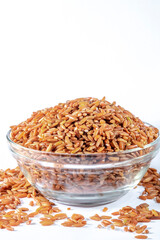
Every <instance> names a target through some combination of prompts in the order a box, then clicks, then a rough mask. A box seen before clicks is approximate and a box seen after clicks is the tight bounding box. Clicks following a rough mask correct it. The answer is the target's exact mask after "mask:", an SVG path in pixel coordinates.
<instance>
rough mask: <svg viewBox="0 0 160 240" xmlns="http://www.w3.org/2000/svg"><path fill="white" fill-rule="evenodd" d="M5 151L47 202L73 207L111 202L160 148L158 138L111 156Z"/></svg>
mask: <svg viewBox="0 0 160 240" xmlns="http://www.w3.org/2000/svg"><path fill="white" fill-rule="evenodd" d="M7 140H8V143H9V148H10V151H11V153H12V155H13V156H14V158H15V159H16V160H17V162H18V165H19V167H20V169H21V171H22V172H23V173H24V175H25V177H26V178H27V180H28V181H29V182H30V183H31V184H32V185H33V186H34V187H35V188H36V189H38V190H39V191H40V192H41V193H42V194H43V195H44V196H45V197H46V198H48V199H49V200H50V201H55V200H57V201H59V202H61V203H64V204H69V205H77V206H96V205H100V204H105V203H109V202H113V201H115V200H117V199H119V198H120V197H122V196H123V195H125V194H126V193H127V192H128V191H129V190H130V189H132V188H134V186H135V185H137V184H138V183H139V181H140V180H141V178H142V177H143V176H144V174H145V172H146V171H147V169H148V167H149V165H150V162H151V160H152V159H153V158H154V157H155V156H156V154H157V153H158V150H159V147H160V136H159V137H158V138H157V139H156V140H155V141H154V142H152V143H150V144H148V145H146V146H145V147H144V148H143V149H142V148H135V149H131V150H127V151H120V152H114V153H95V154H59V153H53V152H43V151H37V150H33V149H29V148H25V147H22V146H21V145H19V144H16V143H14V142H13V141H12V140H11V139H10V131H9V132H8V134H7Z"/></svg>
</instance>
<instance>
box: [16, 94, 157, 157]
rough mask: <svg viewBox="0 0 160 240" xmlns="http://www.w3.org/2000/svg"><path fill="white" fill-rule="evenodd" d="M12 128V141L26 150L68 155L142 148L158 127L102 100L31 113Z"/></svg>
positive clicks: (70, 103) (114, 103)
mask: <svg viewBox="0 0 160 240" xmlns="http://www.w3.org/2000/svg"><path fill="white" fill-rule="evenodd" d="M11 129H12V130H11V139H12V140H13V141H14V142H15V143H17V144H20V145H22V146H24V147H26V148H31V149H36V150H40V151H46V152H55V153H71V154H75V153H76V154H82V153H104V152H117V151H121V150H127V149H133V148H136V147H141V148H142V147H144V145H146V144H148V143H151V142H153V141H154V140H155V139H156V138H157V137H158V129H157V128H154V127H149V126H147V125H145V124H144V123H143V122H142V121H141V120H140V119H139V118H138V117H135V116H134V115H133V114H132V113H130V112H129V111H128V110H125V109H124V108H122V107H121V106H119V105H117V106H116V102H113V103H110V102H108V101H106V100H105V97H104V98H102V99H101V100H98V99H97V98H91V97H88V98H77V99H75V100H71V101H67V102H66V103H59V104H58V105H56V106H55V107H51V108H46V109H43V110H40V111H37V112H34V113H33V114H32V116H31V117H30V118H28V119H27V120H26V121H24V122H22V123H20V124H18V125H16V126H12V127H11Z"/></svg>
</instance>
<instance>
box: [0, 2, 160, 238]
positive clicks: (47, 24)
mask: <svg viewBox="0 0 160 240" xmlns="http://www.w3.org/2000/svg"><path fill="white" fill-rule="evenodd" d="M159 81H160V1H158V0H148V1H147V0H145V1H144V0H128V1H124V0H121V1H115V0H112V1H106V0H97V1H95V0H91V1H88V0H75V1H71V0H67V1H65V0H64V1H61V0H58V1H56V0H52V1H41V0H39V1H34V0H27V1H24V0H20V1H17V0H14V1H13V0H12V1H9V0H8V1H7V0H6V1H5V0H4V1H3V0H0V110H1V112H0V126H1V128H0V151H1V159H0V168H4V169H5V168H7V167H14V166H15V165H16V163H15V161H14V159H13V158H12V157H11V156H10V154H9V151H8V149H7V143H6V139H5V134H6V132H7V131H8V129H9V126H10V125H14V124H18V123H19V122H21V121H23V120H25V119H26V118H27V117H29V116H30V114H31V113H32V112H33V111H36V110H38V109H42V108H45V107H50V106H54V105H55V104H56V103H58V102H63V101H66V100H68V99H73V98H77V97H89V96H92V97H98V98H102V97H103V96H106V99H107V100H109V101H111V102H112V101H114V100H116V102H117V103H118V104H120V105H121V106H123V107H125V108H127V109H128V110H130V111H131V112H133V113H134V114H135V115H136V116H139V117H140V118H141V119H142V120H144V121H146V122H150V123H152V124H155V125H156V126H160V106H159V105H160V101H159ZM158 161H159V158H157V160H155V161H154V162H153V165H154V166H156V167H157V168H159V170H160V164H159V162H158ZM136 199H137V195H136V194H133V193H129V195H127V197H125V198H124V200H123V199H122V200H121V201H119V202H116V203H114V204H113V205H110V208H111V209H114V208H117V207H118V208H119V206H124V205H126V204H130V205H134V204H135V203H136ZM123 201H124V202H123ZM151 202H153V201H150V203H151ZM138 203H139V202H138ZM153 204H154V202H153ZM157 208H159V210H160V207H159V206H157ZM98 209H101V208H100V207H99V208H98V207H97V208H94V209H90V210H87V209H85V210H84V209H79V210H78V211H79V212H80V211H81V212H82V213H84V212H85V213H86V214H87V211H88V214H89V212H90V213H91V212H92V213H93V212H94V213H95V212H96V210H97V211H98ZM75 211H76V210H75ZM157 226H158V223H157V224H156V223H154V224H152V230H151V232H152V235H151V236H153V237H154V239H160V236H159V235H158V227H157ZM32 234H33V235H34V236H35V237H38V238H41V239H42V238H43V239H44V238H45V237H46V238H51V237H52V238H54V239H64V238H67V239H75V238H76V239H82V238H88V239H102V240H103V239H117V236H118V237H119V238H120V237H123V239H125V238H126V239H132V237H131V235H127V234H126V233H122V232H121V231H117V232H111V231H109V230H99V229H98V230H97V229H96V228H94V227H93V226H88V227H86V228H84V229H73V230H72V229H66V228H62V227H59V226H54V227H52V228H51V227H49V228H40V227H39V225H33V226H32V227H24V228H23V227H21V228H20V229H18V230H17V231H15V232H14V233H10V232H5V231H2V230H1V231H0V237H3V238H5V239H9V238H10V237H13V236H14V237H15V238H17V239H28V238H29V237H31V236H32ZM127 237H128V238H127Z"/></svg>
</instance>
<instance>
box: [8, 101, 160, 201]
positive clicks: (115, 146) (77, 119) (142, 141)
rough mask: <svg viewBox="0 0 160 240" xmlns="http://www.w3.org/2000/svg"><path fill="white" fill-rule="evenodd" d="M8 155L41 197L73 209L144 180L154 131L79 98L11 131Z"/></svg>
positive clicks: (104, 104) (154, 147) (155, 142)
mask: <svg viewBox="0 0 160 240" xmlns="http://www.w3.org/2000/svg"><path fill="white" fill-rule="evenodd" d="M8 140H9V144H10V149H11V151H12V154H13V155H14V157H15V158H16V159H17V161H18V164H19V166H20V168H21V170H22V171H23V173H24V175H25V176H26V177H27V179H28V180H29V181H30V182H31V183H32V184H33V185H34V186H35V187H36V188H37V189H38V190H40V191H41V192H42V193H43V194H44V195H45V196H46V197H48V198H51V199H57V200H60V201H62V202H65V203H70V204H74V205H80V204H83V205H87V204H89V205H97V204H102V203H106V202H110V201H114V200H116V199H118V198H119V197H121V196H122V195H124V194H125V193H126V192H127V191H129V190H130V189H131V188H133V187H134V186H135V185H136V184H137V183H138V182H139V181H140V180H141V178H142V177H143V175H144V174H145V172H146V170H147V169H148V167H149V163H150V161H151V160H152V158H154V157H155V155H156V153H157V151H158V149H159V142H160V141H159V131H158V129H157V128H155V127H153V126H151V125H149V124H144V123H143V122H142V121H141V120H140V119H139V118H137V117H135V116H134V115H133V114H132V113H130V112H129V111H127V110H125V109H124V108H122V107H121V106H119V105H118V106H116V103H115V102H113V103H110V102H108V101H106V100H105V98H103V99H101V100H98V99H96V98H78V99H75V100H71V101H67V102H66V103H60V104H58V105H57V106H55V107H51V108H46V109H43V110H40V111H37V112H34V113H33V114H32V116H31V117H30V118H29V119H27V120H26V121H24V122H22V123H20V124H19V125H17V126H12V127H11V132H9V134H8Z"/></svg>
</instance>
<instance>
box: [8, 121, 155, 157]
mask: <svg viewBox="0 0 160 240" xmlns="http://www.w3.org/2000/svg"><path fill="white" fill-rule="evenodd" d="M143 123H144V124H145V125H148V126H150V127H154V126H153V125H152V124H149V123H147V122H143ZM156 128H157V127H156ZM157 129H158V128H157ZM10 133H11V129H10V130H9V131H8V132H7V134H6V138H7V140H8V142H9V143H11V144H13V145H14V146H15V147H17V148H21V149H24V150H27V151H32V152H33V153H39V154H46V155H55V156H56V155H57V156H94V155H99V156H100V155H109V156H111V155H119V154H127V153H134V152H137V151H140V150H144V149H147V148H149V147H152V146H154V145H155V144H156V143H158V142H159V141H160V131H159V129H158V137H157V138H156V139H155V140H154V141H153V142H151V143H149V144H146V145H144V147H143V148H140V147H137V148H132V149H129V150H122V151H117V152H106V153H98V152H95V153H78V154H76V153H55V152H46V151H40V150H36V149H32V148H27V147H24V146H22V145H20V144H18V143H15V142H14V141H12V140H11V138H10Z"/></svg>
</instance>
